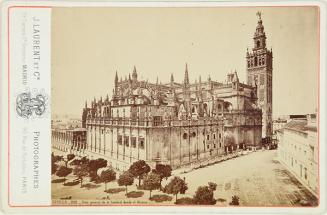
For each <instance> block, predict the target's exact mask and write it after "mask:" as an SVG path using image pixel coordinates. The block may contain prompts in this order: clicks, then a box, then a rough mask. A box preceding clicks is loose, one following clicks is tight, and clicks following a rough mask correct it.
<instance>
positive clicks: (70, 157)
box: [67, 154, 75, 161]
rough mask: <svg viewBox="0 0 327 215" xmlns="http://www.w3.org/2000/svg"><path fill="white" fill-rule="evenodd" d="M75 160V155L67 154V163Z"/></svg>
mask: <svg viewBox="0 0 327 215" xmlns="http://www.w3.org/2000/svg"><path fill="white" fill-rule="evenodd" d="M74 158H75V155H74V154H68V155H67V160H68V161H71V160H73V159H74Z"/></svg>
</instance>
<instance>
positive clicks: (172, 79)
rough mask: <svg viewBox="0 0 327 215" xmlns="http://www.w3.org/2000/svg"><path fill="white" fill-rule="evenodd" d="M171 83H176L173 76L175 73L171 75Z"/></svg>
mask: <svg viewBox="0 0 327 215" xmlns="http://www.w3.org/2000/svg"><path fill="white" fill-rule="evenodd" d="M170 83H174V75H173V73H171V75H170Z"/></svg>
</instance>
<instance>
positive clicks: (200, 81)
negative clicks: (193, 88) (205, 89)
mask: <svg viewBox="0 0 327 215" xmlns="http://www.w3.org/2000/svg"><path fill="white" fill-rule="evenodd" d="M199 83H200V84H201V75H200V76H199Z"/></svg>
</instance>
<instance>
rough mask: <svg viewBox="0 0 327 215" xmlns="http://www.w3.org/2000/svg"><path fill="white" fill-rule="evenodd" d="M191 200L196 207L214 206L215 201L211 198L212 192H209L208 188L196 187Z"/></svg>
mask: <svg viewBox="0 0 327 215" xmlns="http://www.w3.org/2000/svg"><path fill="white" fill-rule="evenodd" d="M193 198H194V201H195V203H196V204H198V205H214V204H216V200H215V199H214V198H213V190H211V189H210V188H209V186H200V187H198V189H197V190H196V192H195V195H194V197H193Z"/></svg>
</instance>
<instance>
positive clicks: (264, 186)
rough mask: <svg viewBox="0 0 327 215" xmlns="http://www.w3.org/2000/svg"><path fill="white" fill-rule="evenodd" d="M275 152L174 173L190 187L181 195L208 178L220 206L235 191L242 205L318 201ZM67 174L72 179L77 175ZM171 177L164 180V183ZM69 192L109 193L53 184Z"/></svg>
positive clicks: (80, 195)
mask: <svg viewBox="0 0 327 215" xmlns="http://www.w3.org/2000/svg"><path fill="white" fill-rule="evenodd" d="M276 155H277V151H276V150H266V151H257V152H252V153H250V154H248V155H244V156H240V157H237V158H233V159H230V160H227V161H223V162H220V163H217V164H215V165H212V166H207V167H204V168H200V169H197V170H193V171H191V172H188V173H183V174H182V173H179V174H178V173H175V175H176V174H177V175H179V176H180V177H181V178H184V177H185V180H186V182H187V183H188V188H189V189H188V190H187V191H186V193H185V194H184V195H179V198H180V197H192V196H193V194H194V193H195V191H196V189H197V187H198V186H203V185H207V183H208V182H215V183H216V184H217V190H216V191H215V193H214V197H215V199H218V201H217V206H229V202H230V201H231V197H232V196H233V195H237V196H239V198H240V205H241V206H301V205H303V204H306V205H311V206H315V205H317V204H318V201H317V199H316V197H314V196H313V195H312V194H311V193H310V192H309V191H308V190H307V189H306V188H305V187H303V186H302V185H301V184H300V183H299V182H298V181H297V180H296V179H295V177H294V176H292V175H291V174H290V173H289V172H288V171H287V170H286V169H285V168H284V167H283V166H282V165H281V164H280V163H279V162H278V161H277V160H276ZM175 172H180V171H175ZM68 178H69V179H70V180H71V179H73V178H74V176H69V177H68ZM169 180H170V179H168V180H167V181H165V180H164V181H163V185H164V184H166V183H167V182H168V181H169ZM135 182H137V181H135ZM86 183H90V182H86ZM90 184H91V183H90ZM118 187H119V186H118V184H117V182H111V183H109V184H108V188H118ZM133 190H134V191H136V190H137V189H136V185H132V186H130V187H129V188H128V191H133ZM152 193H153V195H155V194H162V192H159V191H153V192H152ZM67 196H71V199H94V200H96V199H103V198H104V197H106V196H107V193H105V192H104V184H96V185H95V184H94V186H91V188H80V187H79V185H76V186H63V185H62V184H58V183H53V184H52V197H53V199H60V198H64V197H67ZM148 197H149V191H146V190H145V191H144V195H143V196H142V197H139V198H137V199H132V200H133V201H134V202H135V200H137V201H139V202H142V203H150V201H149V200H148ZM110 199H111V200H128V199H127V198H126V196H125V195H124V192H120V193H116V194H110ZM173 202H174V198H173V199H172V201H170V202H162V203H160V204H173ZM151 203H154V202H151Z"/></svg>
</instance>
